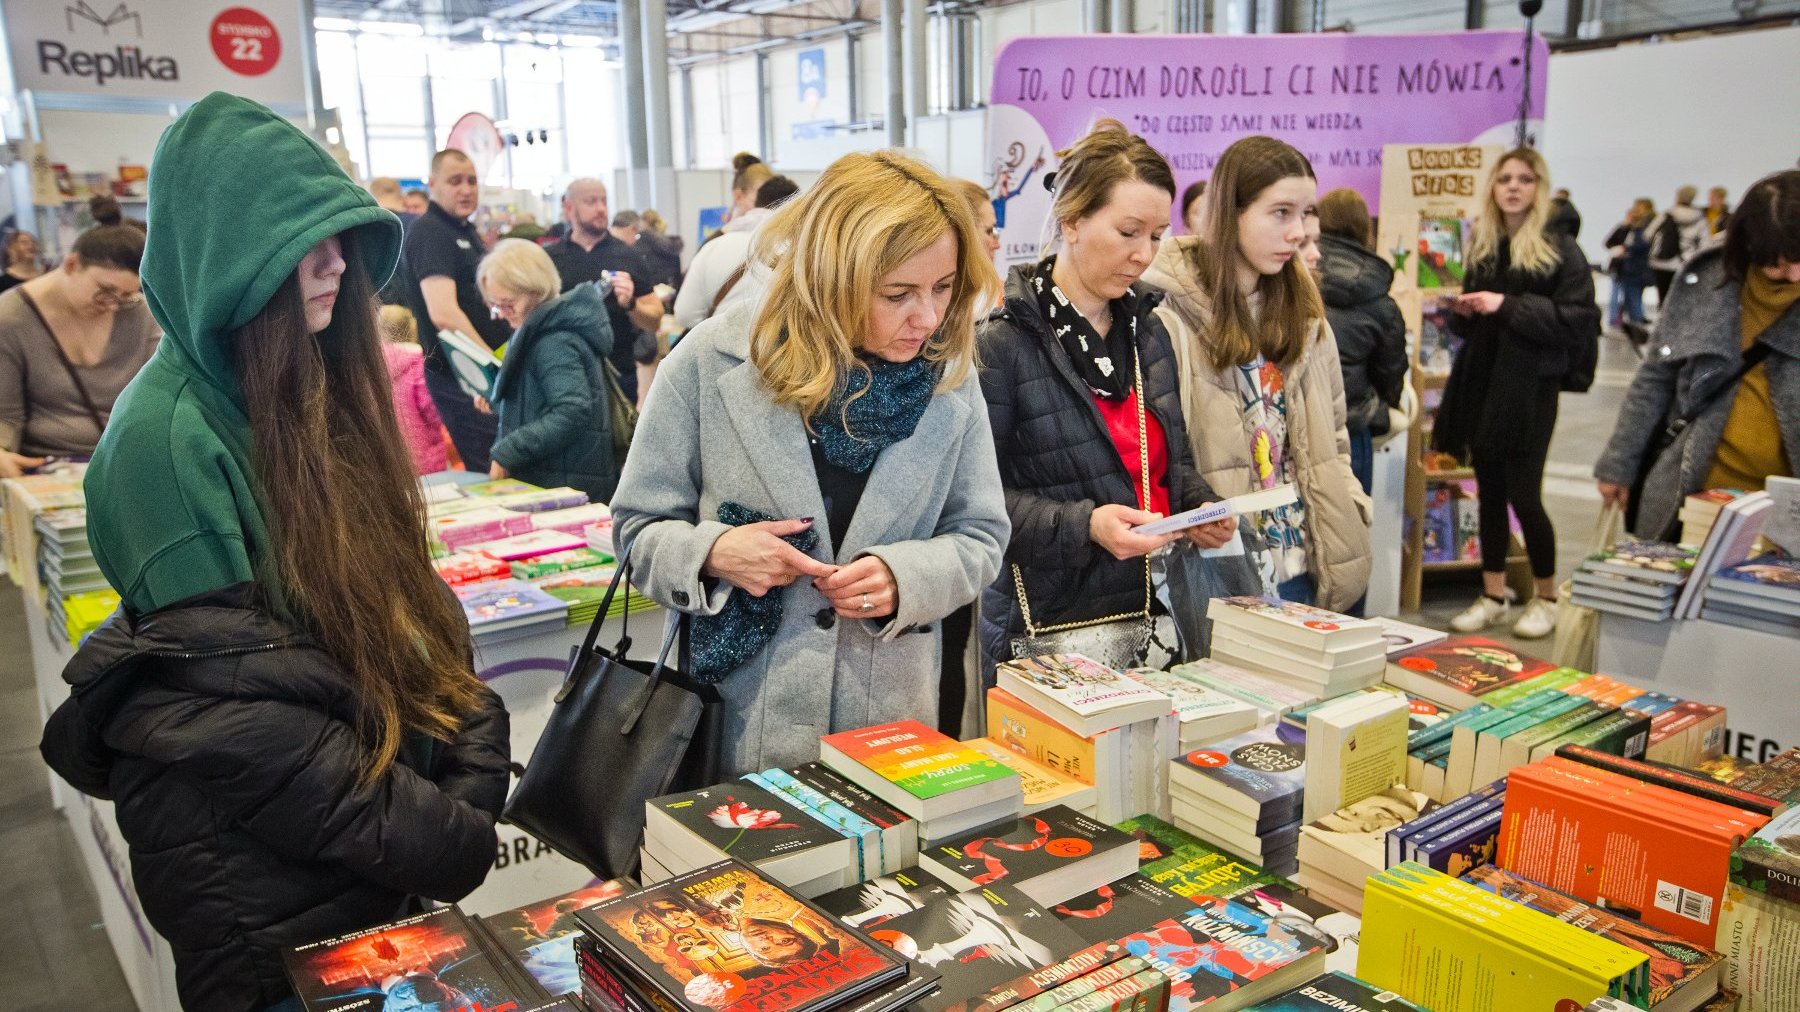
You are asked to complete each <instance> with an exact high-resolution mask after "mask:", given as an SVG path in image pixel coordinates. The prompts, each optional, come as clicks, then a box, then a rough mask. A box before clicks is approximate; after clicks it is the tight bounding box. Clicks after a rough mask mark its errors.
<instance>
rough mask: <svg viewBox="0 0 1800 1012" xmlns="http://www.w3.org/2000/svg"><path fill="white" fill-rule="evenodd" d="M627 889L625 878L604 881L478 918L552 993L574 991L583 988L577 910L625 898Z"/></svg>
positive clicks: (502, 946)
mask: <svg viewBox="0 0 1800 1012" xmlns="http://www.w3.org/2000/svg"><path fill="white" fill-rule="evenodd" d="M625 891H626V890H625V886H624V884H623V883H621V882H618V881H613V882H602V883H600V884H598V885H591V886H585V887H583V888H580V889H577V890H575V891H574V892H570V893H564V894H563V895H561V896H557V897H553V898H551V899H547V900H540V901H539V902H537V903H528V904H526V905H525V906H522V907H515V908H513V909H511V910H507V911H504V912H502V913H498V914H494V915H492V916H489V917H482V918H478V920H479V921H480V923H481V925H482V927H484V928H486V929H487V933H488V936H489V937H490V938H492V939H493V940H494V942H495V943H496V944H497V945H498V947H499V949H500V951H502V952H504V953H506V954H507V955H508V956H509V957H511V959H512V961H513V962H514V963H515V964H517V965H518V966H519V967H521V968H522V969H523V970H524V971H525V972H526V973H528V974H530V975H531V977H532V979H534V980H535V981H536V982H537V984H538V986H540V987H542V988H543V989H544V992H545V993H546V994H552V995H557V994H573V993H575V992H577V991H579V990H581V976H580V974H579V973H578V972H577V970H576V965H575V944H574V943H575V939H574V936H575V935H576V934H578V933H579V932H580V931H581V925H580V923H579V922H577V921H576V920H575V911H577V910H581V909H584V908H586V907H591V906H593V905H594V904H596V903H599V902H601V901H603V900H610V899H613V898H614V897H617V896H623V895H624V894H625Z"/></svg>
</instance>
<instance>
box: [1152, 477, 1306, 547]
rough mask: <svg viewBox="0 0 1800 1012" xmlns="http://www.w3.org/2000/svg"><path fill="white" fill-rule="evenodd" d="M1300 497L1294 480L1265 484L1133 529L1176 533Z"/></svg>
mask: <svg viewBox="0 0 1800 1012" xmlns="http://www.w3.org/2000/svg"><path fill="white" fill-rule="evenodd" d="M1299 499H1300V496H1299V493H1297V492H1295V491H1294V486H1293V485H1292V484H1288V485H1277V486H1276V487H1274V488H1265V489H1262V490H1260V491H1257V492H1249V493H1246V494H1244V495H1237V496H1232V497H1231V498H1230V499H1226V500H1224V501H1222V502H1216V503H1213V504H1211V505H1210V506H1201V507H1198V508H1196V509H1191V510H1188V511H1187V512H1186V513H1177V514H1175V515H1174V516H1167V517H1163V518H1162V519H1161V520H1157V521H1155V522H1153V523H1148V524H1143V525H1141V526H1138V527H1133V528H1132V529H1131V531H1132V533H1133V534H1141V535H1143V536H1145V537H1157V536H1160V535H1163V534H1173V533H1175V532H1176V531H1185V530H1187V529H1188V528H1190V527H1198V526H1200V525H1201V524H1210V523H1212V522H1213V521H1215V520H1223V519H1225V518H1226V517H1230V516H1238V515H1240V514H1244V513H1260V512H1263V511H1264V510H1272V509H1278V508H1280V507H1282V506H1286V505H1288V504H1290V503H1294V502H1298V501H1299Z"/></svg>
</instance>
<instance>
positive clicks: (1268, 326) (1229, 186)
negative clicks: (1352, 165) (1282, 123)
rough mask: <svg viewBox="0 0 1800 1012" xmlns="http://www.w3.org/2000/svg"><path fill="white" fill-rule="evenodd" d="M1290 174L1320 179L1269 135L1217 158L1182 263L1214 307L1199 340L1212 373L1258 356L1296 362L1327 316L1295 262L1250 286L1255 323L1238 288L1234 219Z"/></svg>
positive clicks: (1304, 161)
mask: <svg viewBox="0 0 1800 1012" xmlns="http://www.w3.org/2000/svg"><path fill="white" fill-rule="evenodd" d="M1294 176H1300V177H1304V178H1306V179H1313V180H1316V179H1318V177H1317V176H1315V175H1314V174H1313V167H1312V163H1311V162H1309V161H1307V159H1306V156H1305V155H1303V154H1301V153H1300V152H1299V151H1298V150H1297V149H1295V148H1294V146H1293V145H1291V144H1288V143H1287V142H1285V141H1280V140H1276V139H1275V138H1273V137H1262V136H1256V137H1245V138H1242V139H1241V140H1238V141H1237V142H1235V143H1233V144H1232V145H1231V146H1230V147H1228V148H1226V149H1225V153H1224V154H1222V155H1220V156H1219V162H1218V165H1217V166H1215V168H1214V170H1213V174H1212V178H1211V179H1210V180H1208V181H1207V183H1206V221H1205V223H1204V225H1203V227H1202V232H1201V235H1202V236H1203V237H1204V240H1205V241H1203V242H1197V243H1194V244H1192V245H1191V246H1189V247H1188V266H1190V267H1191V268H1193V270H1194V272H1195V274H1196V275H1197V276H1198V277H1199V280H1200V288H1201V290H1202V291H1203V292H1205V293H1206V295H1207V297H1208V299H1209V301H1210V302H1211V303H1212V332H1211V333H1209V334H1205V335H1203V340H1204V342H1205V344H1206V356H1207V358H1208V359H1209V360H1210V361H1211V362H1212V365H1213V368H1214V369H1217V370H1220V371H1224V370H1226V369H1229V368H1231V367H1232V366H1236V365H1247V364H1249V363H1250V362H1252V361H1254V360H1255V359H1256V356H1257V355H1258V354H1260V355H1262V357H1263V358H1265V359H1267V360H1269V361H1270V362H1274V363H1276V364H1278V365H1280V366H1282V367H1283V368H1286V367H1288V366H1291V365H1293V364H1294V363H1295V362H1297V361H1299V360H1300V353H1301V352H1302V351H1303V350H1305V347H1306V338H1307V335H1308V334H1310V333H1312V329H1313V324H1314V321H1316V320H1318V319H1319V318H1321V317H1323V316H1324V315H1325V305H1324V303H1323V302H1321V301H1319V290H1318V288H1317V287H1315V286H1314V285H1313V282H1312V277H1311V275H1309V274H1307V273H1306V267H1305V266H1304V265H1303V264H1301V262H1300V258H1299V257H1297V256H1296V257H1293V258H1292V259H1290V260H1288V262H1287V266H1286V267H1283V268H1282V269H1281V271H1280V273H1278V274H1268V275H1264V276H1262V277H1261V278H1259V279H1258V280H1257V282H1256V289H1257V292H1258V293H1260V294H1261V295H1262V314H1261V316H1260V318H1258V319H1253V318H1252V316H1251V313H1250V302H1249V300H1248V299H1245V298H1244V294H1243V293H1242V292H1240V291H1238V280H1237V265H1238V261H1239V260H1241V259H1242V258H1243V254H1242V253H1240V252H1239V251H1238V217H1239V216H1240V215H1242V214H1243V213H1244V212H1245V211H1246V210H1248V209H1249V207H1250V205H1251V204H1254V203H1256V198H1257V197H1260V196H1262V192H1263V191H1264V190H1266V189H1268V188H1269V187H1271V186H1273V185H1275V184H1276V183H1278V182H1280V181H1281V180H1283V179H1288V178H1291V177H1294Z"/></svg>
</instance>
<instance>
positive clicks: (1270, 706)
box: [1169, 657, 1325, 726]
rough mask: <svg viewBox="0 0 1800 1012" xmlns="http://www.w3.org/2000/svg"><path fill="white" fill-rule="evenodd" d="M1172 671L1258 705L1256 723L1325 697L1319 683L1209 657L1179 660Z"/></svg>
mask: <svg viewBox="0 0 1800 1012" xmlns="http://www.w3.org/2000/svg"><path fill="white" fill-rule="evenodd" d="M1169 673H1170V674H1171V675H1174V676H1175V677H1177V678H1180V679H1183V680H1184V681H1189V682H1193V683H1194V684H1196V685H1199V686H1201V687H1203V688H1208V689H1212V690H1214V691H1216V692H1222V693H1224V694H1225V695H1227V696H1230V697H1231V698H1233V699H1236V700H1238V701H1240V702H1244V703H1249V704H1250V705H1251V706H1254V707H1256V712H1257V720H1256V726H1260V725H1262V724H1267V723H1268V722H1270V721H1272V720H1276V719H1279V718H1281V717H1284V716H1286V715H1287V714H1289V713H1291V712H1293V711H1294V710H1297V709H1300V708H1302V707H1306V706H1311V705H1312V704H1314V703H1317V702H1320V701H1321V700H1323V699H1324V698H1325V696H1324V694H1323V693H1322V692H1320V691H1319V690H1318V689H1317V688H1316V687H1310V686H1309V687H1305V688H1302V687H1301V686H1298V685H1295V684H1293V683H1291V682H1288V681H1286V680H1285V679H1280V678H1272V677H1270V676H1268V675H1265V674H1262V673H1260V672H1256V671H1248V670H1245V669H1244V668H1241V667H1237V666H1235V665H1231V664H1226V663H1225V662H1224V661H1220V660H1217V659H1214V658H1210V657H1203V658H1201V659H1200V660H1197V661H1190V662H1188V663H1186V664H1177V665H1175V666H1174V667H1172V668H1170V669H1169Z"/></svg>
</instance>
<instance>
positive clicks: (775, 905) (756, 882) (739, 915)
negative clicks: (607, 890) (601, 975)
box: [575, 860, 906, 1012]
mask: <svg viewBox="0 0 1800 1012" xmlns="http://www.w3.org/2000/svg"><path fill="white" fill-rule="evenodd" d="M575 916H576V917H577V918H578V919H579V920H580V921H581V924H582V926H583V927H584V928H585V929H586V930H587V931H588V932H590V933H591V934H592V935H593V936H594V938H595V939H596V940H597V941H598V942H599V943H600V945H601V946H602V948H604V949H605V950H607V952H608V953H609V954H610V955H612V956H615V957H617V958H618V959H619V960H620V961H621V962H623V963H624V964H625V965H627V966H629V967H631V969H632V970H633V971H634V972H635V973H636V974H637V975H639V976H640V977H642V978H643V979H644V980H645V981H647V982H648V983H649V984H650V985H651V986H652V987H653V988H654V989H656V990H658V991H660V992H661V993H662V994H663V995H664V996H665V997H667V998H669V999H670V1000H672V1001H674V1002H675V1003H676V1004H678V1005H679V1006H681V1007H682V1008H684V1009H686V1010H687V1012H699V1010H701V1009H713V1010H717V1012H811V1010H815V1009H822V1008H829V1007H834V1006H838V1005H842V1004H846V1003H852V1002H853V1001H854V999H856V998H858V997H859V996H861V995H863V994H865V993H866V992H868V991H870V990H872V989H874V988H876V987H878V986H880V985H881V984H882V983H884V982H886V981H888V980H891V979H893V978H894V977H897V976H901V975H903V974H904V973H905V972H906V964H905V962H904V961H903V960H901V959H899V958H897V957H896V956H895V954H894V953H893V952H892V951H890V950H889V949H887V948H885V947H883V946H881V945H878V944H876V943H874V942H872V941H870V940H869V938H868V936H866V935H863V934H862V933H861V932H858V931H857V930H855V929H854V928H851V927H848V926H847V925H844V924H842V923H841V922H839V921H838V920H836V919H835V918H833V917H831V916H829V915H827V914H826V913H824V912H823V911H821V910H819V909H818V908H817V907H815V906H813V905H812V904H810V903H808V902H806V901H805V900H803V899H800V898H799V897H797V896H795V895H794V894H792V893H790V892H788V891H787V890H786V889H785V888H783V887H782V886H781V885H780V884H779V883H776V882H774V881H772V880H770V879H768V878H766V877H764V876H763V875H762V874H761V873H760V872H759V871H758V870H757V869H755V868H754V867H751V866H749V865H746V864H743V863H741V862H739V861H729V860H728V861H721V862H718V863H716V864H712V865H709V866H707V867H705V868H700V869H696V870H695V871H692V872H689V873H687V874H685V875H677V876H676V877H674V878H671V879H667V880H665V881H663V882H659V883H657V884H656V885H654V886H651V887H650V888H648V889H645V890H643V891H642V892H638V893H634V894H632V895H630V896H624V897H620V898H618V899H614V900H607V901H606V902H603V903H601V904H599V905H597V906H594V907H589V908H588V909H586V910H582V911H579V912H577V913H576V915H575Z"/></svg>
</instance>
